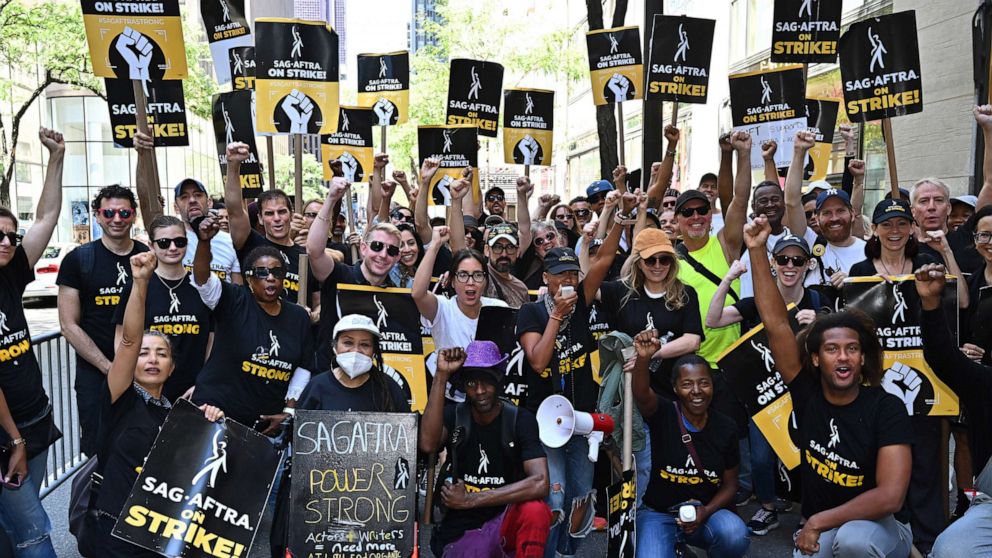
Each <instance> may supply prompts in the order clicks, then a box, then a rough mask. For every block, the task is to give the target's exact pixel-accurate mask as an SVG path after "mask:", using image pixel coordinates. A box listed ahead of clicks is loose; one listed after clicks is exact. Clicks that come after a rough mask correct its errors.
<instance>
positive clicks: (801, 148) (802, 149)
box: [792, 130, 816, 153]
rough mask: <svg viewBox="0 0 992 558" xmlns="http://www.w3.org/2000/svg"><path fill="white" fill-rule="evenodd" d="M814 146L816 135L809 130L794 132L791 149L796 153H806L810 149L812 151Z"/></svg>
mask: <svg viewBox="0 0 992 558" xmlns="http://www.w3.org/2000/svg"><path fill="white" fill-rule="evenodd" d="M814 145H816V134H814V133H813V132H810V131H809V130H799V131H798V132H796V137H795V141H794V142H793V144H792V149H793V151H795V152H796V153H806V152H807V151H809V150H810V149H813V146H814Z"/></svg>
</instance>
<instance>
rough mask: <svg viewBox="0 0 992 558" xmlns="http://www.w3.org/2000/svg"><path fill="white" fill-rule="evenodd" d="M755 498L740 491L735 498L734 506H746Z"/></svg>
mask: <svg viewBox="0 0 992 558" xmlns="http://www.w3.org/2000/svg"><path fill="white" fill-rule="evenodd" d="M753 497H754V494H750V493H746V492H743V491H738V492H737V496H736V497H734V504H736V505H737V507H738V508H739V507H741V506H746V505H748V503H750V502H751V498H753Z"/></svg>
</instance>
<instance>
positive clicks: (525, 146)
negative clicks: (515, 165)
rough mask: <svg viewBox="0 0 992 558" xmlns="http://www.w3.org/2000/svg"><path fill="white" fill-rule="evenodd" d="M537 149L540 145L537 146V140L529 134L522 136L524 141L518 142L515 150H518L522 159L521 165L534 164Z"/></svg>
mask: <svg viewBox="0 0 992 558" xmlns="http://www.w3.org/2000/svg"><path fill="white" fill-rule="evenodd" d="M539 147H540V145H538V143H537V140H536V139H534V138H533V137H532V136H531V135H530V134H527V135H526V136H524V139H522V140H520V143H518V144H517V148H519V149H520V154H521V155H523V157H524V163H523V164H525V165H533V164H535V160H536V159H537V150H538V148H539Z"/></svg>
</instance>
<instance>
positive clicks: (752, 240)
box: [744, 215, 802, 384]
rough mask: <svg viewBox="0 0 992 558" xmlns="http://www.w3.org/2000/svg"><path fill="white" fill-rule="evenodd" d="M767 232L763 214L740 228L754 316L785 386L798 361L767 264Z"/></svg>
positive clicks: (799, 367)
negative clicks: (747, 258)
mask: <svg viewBox="0 0 992 558" xmlns="http://www.w3.org/2000/svg"><path fill="white" fill-rule="evenodd" d="M771 231H772V228H771V225H769V224H768V219H767V218H766V217H765V216H764V215H759V216H757V217H755V218H754V221H753V222H751V223H749V224H748V225H747V227H745V228H744V241H745V242H746V243H747V251H748V254H749V255H750V257H751V280H752V281H753V282H754V302H755V304H757V306H758V315H759V316H761V321H762V322H763V323H764V324H765V331H766V332H768V344H769V345H770V346H771V350H772V357H774V359H775V366H776V367H778V370H779V372H780V373H781V374H782V379H784V380H785V383H787V384H788V383H790V382H792V380H794V379H795V378H796V376H798V375H799V372H800V371H801V370H802V361H801V360H800V357H799V344H798V343H797V342H796V335H795V334H794V333H793V332H792V327H791V326H790V325H789V312H788V310H786V308H785V299H783V298H782V295H781V293H779V291H778V287H776V286H775V280H774V279H772V270H771V267H770V266H769V265H768V252H767V248H766V245H767V243H768V235H769V234H771Z"/></svg>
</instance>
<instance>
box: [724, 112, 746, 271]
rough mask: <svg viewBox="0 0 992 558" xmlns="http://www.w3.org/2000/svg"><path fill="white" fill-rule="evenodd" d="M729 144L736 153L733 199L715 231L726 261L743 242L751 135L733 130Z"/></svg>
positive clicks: (737, 251) (734, 258)
mask: <svg viewBox="0 0 992 558" xmlns="http://www.w3.org/2000/svg"><path fill="white" fill-rule="evenodd" d="M730 141H731V144H732V145H733V147H734V152H735V153H736V154H737V176H736V178H734V199H733V200H731V201H730V206H728V207H727V212H726V214H725V215H724V216H723V219H724V227H723V229H721V230H720V232H719V233H717V236H719V237H720V238H721V244H722V245H723V255H724V257H725V258H726V259H727V263H728V264H729V263H730V262H732V261H734V260H736V259H737V255H738V254H740V253H741V245H742V243H743V239H742V236H741V235H742V231H743V230H744V223H746V222H747V200H748V198H750V197H751V135H750V134H748V133H747V132H740V131H738V132H734V134H733V136H731V140H730Z"/></svg>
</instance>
